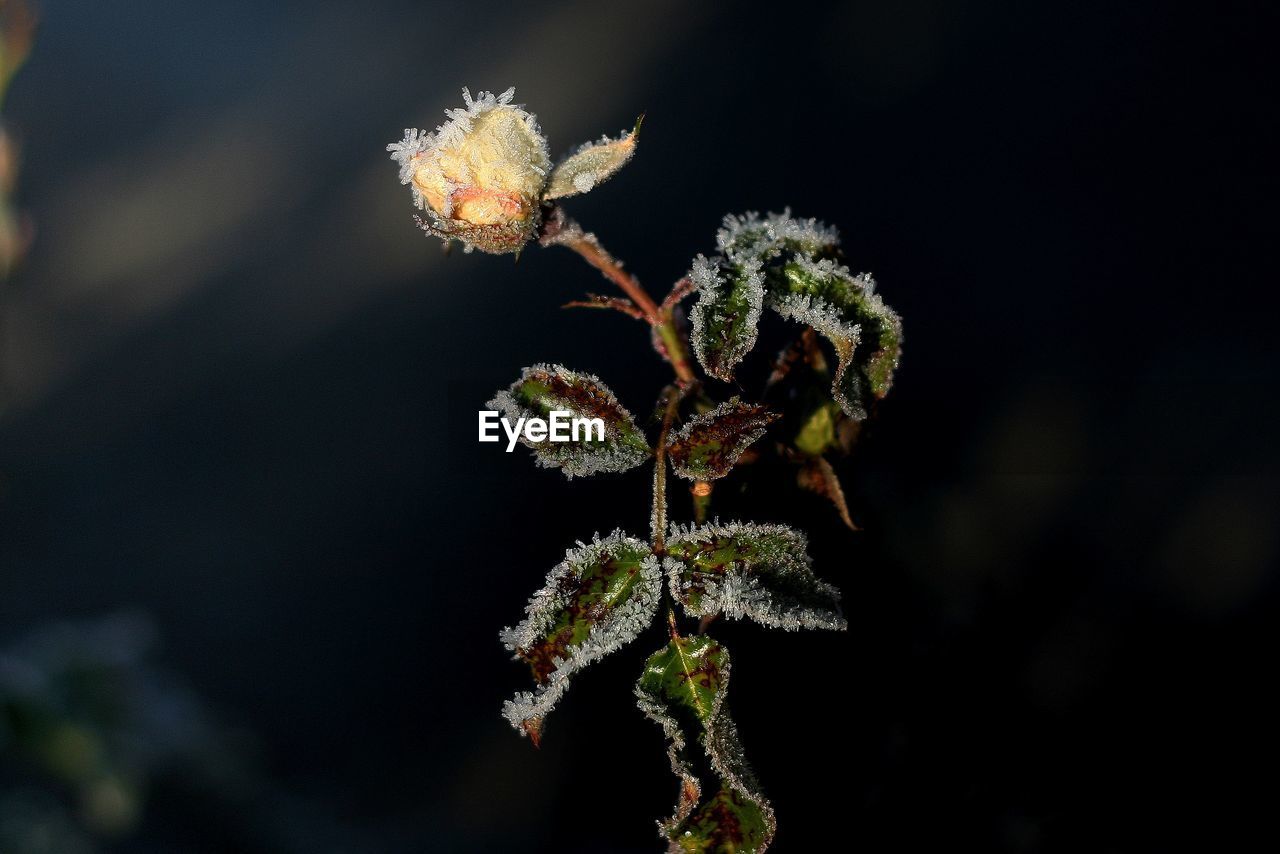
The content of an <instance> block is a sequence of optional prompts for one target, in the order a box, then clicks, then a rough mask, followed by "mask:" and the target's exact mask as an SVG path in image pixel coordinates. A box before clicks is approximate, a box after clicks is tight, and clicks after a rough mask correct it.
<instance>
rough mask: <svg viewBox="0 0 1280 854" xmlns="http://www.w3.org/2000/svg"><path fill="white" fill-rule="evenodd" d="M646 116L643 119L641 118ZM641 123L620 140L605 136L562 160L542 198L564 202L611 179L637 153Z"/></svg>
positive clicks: (554, 170)
mask: <svg viewBox="0 0 1280 854" xmlns="http://www.w3.org/2000/svg"><path fill="white" fill-rule="evenodd" d="M643 118H644V117H643V116H641V119H643ZM639 130H640V122H639V121H637V122H636V126H635V128H634V129H633V130H632V131H631V132H630V133H624V134H623V135H622V136H620V137H619V138H617V139H609V137H607V136H606V137H604V138H602V139H600V140H599V141H598V142H588V143H587V144H586V145H583V146H582V147H580V148H579V149H578V150H577V151H575V152H574V153H573V154H570V155H569V156H568V157H566V158H565V159H564V160H562V161H561V162H560V163H559V164H558V165H557V166H556V167H555V168H554V169H552V170H551V179H550V181H549V182H548V183H547V189H546V192H545V193H544V194H543V198H545V199H547V200H551V199H563V198H565V197H566V196H576V195H578V194H579V193H586V192H589V191H590V190H591V189H592V188H593V187H595V186H596V185H598V184H601V183H603V182H604V181H607V180H608V179H610V178H612V177H613V176H614V174H615V173H617V171H618V170H619V169H621V168H622V167H623V166H626V165H627V161H629V160H630V159H631V155H633V154H635V151H636V133H637V132H638V131H639Z"/></svg>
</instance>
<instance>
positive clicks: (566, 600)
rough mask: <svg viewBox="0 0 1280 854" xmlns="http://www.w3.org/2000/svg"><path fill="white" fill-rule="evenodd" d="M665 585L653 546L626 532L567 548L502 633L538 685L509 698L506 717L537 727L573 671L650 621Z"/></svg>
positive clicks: (630, 637) (520, 726) (523, 726)
mask: <svg viewBox="0 0 1280 854" xmlns="http://www.w3.org/2000/svg"><path fill="white" fill-rule="evenodd" d="M661 586H662V570H661V567H660V565H659V562H658V559H657V558H656V557H655V556H654V555H653V553H652V550H651V548H650V547H649V545H648V544H647V543H645V542H644V541H642V540H638V539H636V538H635V537H629V536H626V535H624V534H623V533H622V532H621V531H614V532H613V533H612V534H611V535H609V536H608V537H606V538H604V539H599V538H596V539H594V540H593V541H592V542H591V543H585V544H584V543H580V544H579V546H578V548H576V549H570V550H569V551H568V552H566V554H565V559H564V561H562V562H561V563H560V564H558V565H557V566H556V567H555V568H554V569H552V570H551V572H550V573H549V574H548V575H547V581H546V584H545V585H544V586H543V587H542V589H540V590H538V592H536V593H535V594H534V595H533V597H532V598H531V599H530V600H529V604H528V606H527V607H526V608H525V615H526V616H525V619H524V620H523V621H522V622H521V623H520V624H519V625H517V626H515V627H514V628H507V629H504V630H503V631H502V633H501V635H500V638H501V640H502V643H503V645H504V646H505V647H506V648H507V649H509V650H511V651H513V652H515V653H516V655H515V657H516V659H518V660H523V661H525V662H526V663H528V664H529V665H530V667H531V668H532V669H533V674H534V681H535V682H536V683H537V685H538V687H537V689H536V690H535V691H532V692H529V691H523V692H520V693H518V694H516V696H515V697H514V698H512V699H511V700H508V701H507V702H506V703H504V704H503V712H502V713H503V716H504V717H506V718H507V720H508V721H510V722H511V725H512V726H514V727H515V728H516V729H518V730H520V731H521V732H525V733H529V732H530V731H531V726H532V727H533V730H532V731H533V732H537V731H539V729H540V727H541V721H542V719H543V718H545V717H546V715H547V713H548V712H550V711H551V709H552V708H553V707H554V706H555V704H556V703H557V702H558V701H559V699H560V697H561V696H563V694H564V692H565V691H566V690H568V688H569V681H570V677H571V676H573V674H575V673H577V672H578V671H579V670H581V669H582V668H584V667H586V666H587V665H588V664H591V663H592V662H594V661H597V660H599V659H600V658H603V657H604V656H606V655H608V654H609V653H611V652H613V651H614V650H616V649H618V648H619V647H621V646H623V645H624V644H626V643H629V642H630V641H631V640H633V639H634V638H635V637H636V635H638V634H639V633H640V632H641V631H643V630H644V628H645V627H646V626H648V625H649V624H650V623H651V622H652V621H653V615H654V613H655V612H656V611H657V608H658V598H659V596H660V593H661Z"/></svg>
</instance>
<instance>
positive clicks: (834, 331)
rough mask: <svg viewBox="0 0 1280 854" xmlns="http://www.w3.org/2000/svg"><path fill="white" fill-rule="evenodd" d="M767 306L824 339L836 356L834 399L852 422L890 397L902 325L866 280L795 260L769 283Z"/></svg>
mask: <svg viewBox="0 0 1280 854" xmlns="http://www.w3.org/2000/svg"><path fill="white" fill-rule="evenodd" d="M767 300H768V304H769V305H770V306H771V307H772V308H774V309H775V310H776V311H777V312H778V313H779V314H781V315H782V316H783V317H787V318H790V319H792V320H798V321H799V322H801V323H804V324H807V325H809V326H811V327H813V328H814V329H815V330H817V331H818V332H819V333H820V334H822V335H823V336H824V337H825V338H826V339H827V340H828V341H830V342H831V345H832V347H833V348H834V349H835V352H836V360H837V364H836V371H835V376H834V378H833V379H832V384H831V394H832V397H834V398H835V399H836V401H837V402H838V403H839V404H840V407H841V408H842V409H843V410H844V411H845V412H846V413H847V414H848V415H849V416H850V417H852V418H857V419H862V418H865V417H866V414H867V412H866V402H867V401H868V400H869V399H879V398H882V397H884V396H885V395H886V394H888V393H889V388H890V386H891V385H892V384H893V372H894V370H895V369H896V368H897V366H898V359H899V356H900V354H901V351H902V321H901V319H900V318H899V317H898V315H897V314H895V313H894V311H893V309H891V308H889V307H888V306H887V305H885V303H884V300H882V299H881V298H880V295H879V294H877V293H876V292H875V281H874V280H873V279H872V278H871V277H870V276H869V275H866V274H863V275H858V276H854V275H851V274H850V273H849V270H848V269H847V268H845V267H842V266H840V265H838V264H836V263H835V262H834V261H832V260H830V259H822V260H818V261H814V260H812V259H810V258H806V257H796V258H794V259H793V260H791V261H788V262H787V263H786V264H784V265H783V266H782V268H781V276H780V277H774V278H771V279H770V287H769V292H768V297H767Z"/></svg>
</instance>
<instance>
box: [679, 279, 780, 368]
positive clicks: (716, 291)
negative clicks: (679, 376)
mask: <svg viewBox="0 0 1280 854" xmlns="http://www.w3.org/2000/svg"><path fill="white" fill-rule="evenodd" d="M689 278H690V279H691V280H692V281H693V285H694V287H695V288H696V289H697V292H698V302H697V304H696V305H694V307H693V309H692V310H691V311H690V312H689V326H690V329H691V334H690V337H691V338H692V343H693V352H694V355H695V356H697V357H698V362H699V364H701V365H702V368H703V370H705V371H706V372H707V373H708V374H710V375H711V376H713V377H715V378H716V379H718V380H723V381H725V382H729V381H731V380H732V379H733V369H734V368H736V367H737V365H738V363H739V362H741V361H742V359H743V357H745V356H746V355H747V353H750V352H751V348H752V347H754V346H755V344H756V336H757V334H758V332H759V327H760V313H761V311H762V310H763V308H764V274H763V271H762V269H761V266H760V260H759V259H758V258H747V259H745V260H743V261H740V262H738V261H729V260H726V259H723V258H719V257H718V256H717V257H716V258H712V259H708V258H705V257H703V256H701V255H699V256H698V257H697V258H696V259H695V260H694V262H693V268H692V269H691V270H690V271H689Z"/></svg>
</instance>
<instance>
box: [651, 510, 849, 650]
mask: <svg viewBox="0 0 1280 854" xmlns="http://www.w3.org/2000/svg"><path fill="white" fill-rule="evenodd" d="M663 566H664V568H665V569H666V572H667V578H668V583H669V584H670V588H671V595H672V597H673V598H675V599H676V600H677V601H679V602H680V603H681V604H682V605H683V606H684V608H685V610H686V611H687V612H688V613H690V614H691V615H693V616H698V617H708V616H712V615H714V614H723V615H724V616H725V617H727V618H729V619H734V620H741V619H744V618H749V619H752V620H755V621H756V622H758V623H761V624H763V625H766V626H772V627H774V628H780V629H784V630H786V631H798V630H800V629H802V628H804V629H837V630H843V629H845V628H847V627H848V624H847V623H846V621H845V619H844V617H843V616H842V615H841V614H840V592H839V591H838V590H836V588H835V587H832V586H831V585H830V584H827V583H826V582H823V581H820V580H819V579H818V578H817V576H815V575H814V574H813V569H812V561H811V560H810V559H809V554H808V543H807V541H806V539H805V536H804V534H802V533H801V532H799V531H797V530H795V529H793V528H788V527H787V526H785V525H758V524H751V523H746V524H743V523H735V524H730V525H721V524H719V523H718V522H716V523H713V524H710V525H698V526H690V527H680V526H676V525H673V526H672V529H671V536H670V537H669V538H668V540H667V557H666V559H665V560H664V563H663Z"/></svg>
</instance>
